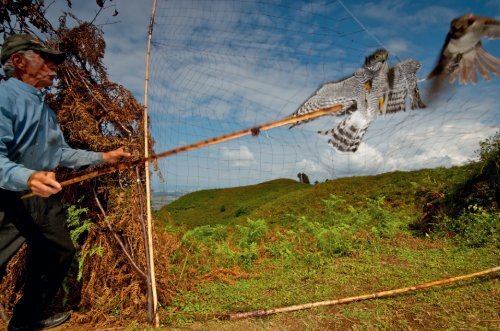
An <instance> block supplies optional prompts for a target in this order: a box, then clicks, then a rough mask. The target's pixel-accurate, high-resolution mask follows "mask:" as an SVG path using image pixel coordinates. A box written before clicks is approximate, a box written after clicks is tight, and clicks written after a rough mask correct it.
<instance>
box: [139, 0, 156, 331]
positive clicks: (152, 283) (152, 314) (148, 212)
mask: <svg viewBox="0 0 500 331" xmlns="http://www.w3.org/2000/svg"><path fill="white" fill-rule="evenodd" d="M155 10H156V0H154V1H153V8H152V9H151V19H150V21H149V29H148V47H147V51H146V70H145V71H146V73H145V78H144V118H143V122H144V157H145V158H147V157H149V120H148V85H149V56H150V53H151V35H152V34H153V25H154V17H155ZM144 168H145V171H144V173H145V176H146V187H145V190H146V215H147V228H148V229H147V231H148V243H147V247H148V250H149V254H147V255H149V261H148V269H149V270H148V273H149V279H150V282H149V286H150V291H148V292H150V293H151V295H152V301H153V305H152V312H151V311H150V312H149V313H150V314H148V316H150V320H149V323H151V324H154V326H155V327H159V326H160V319H159V316H158V295H157V293H156V279H155V267H154V254H153V224H152V223H153V222H152V215H151V184H150V178H149V177H150V174H149V162H147V161H146V162H145V164H144ZM150 299H151V298H150ZM149 309H150V308H149Z"/></svg>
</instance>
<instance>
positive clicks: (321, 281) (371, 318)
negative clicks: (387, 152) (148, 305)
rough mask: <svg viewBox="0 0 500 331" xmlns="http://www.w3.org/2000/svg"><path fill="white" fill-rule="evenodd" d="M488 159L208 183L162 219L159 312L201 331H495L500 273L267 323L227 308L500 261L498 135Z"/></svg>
mask: <svg viewBox="0 0 500 331" xmlns="http://www.w3.org/2000/svg"><path fill="white" fill-rule="evenodd" d="M492 141H493V144H487V146H486V145H485V146H486V148H485V147H484V146H482V147H483V149H482V153H481V161H480V162H477V163H472V164H469V165H466V166H462V167H454V168H450V169H446V168H438V169H425V170H419V171H409V172H399V171H398V172H392V173H386V174H381V175H377V176H364V177H351V178H341V179H335V180H329V181H327V182H324V183H318V184H316V185H306V184H302V183H298V182H296V181H293V180H289V179H280V180H274V181H270V182H266V183H261V184H257V185H252V186H246V187H238V188H230V189H218V190H204V191H199V192H194V193H191V194H188V195H186V196H183V197H182V198H180V199H178V200H177V201H174V202H173V203H171V204H169V205H167V206H165V207H164V208H162V209H161V210H160V211H159V212H158V213H157V220H158V223H159V226H161V227H162V228H163V229H164V231H168V232H169V233H170V234H172V235H173V236H174V237H176V238H177V243H176V244H175V245H176V247H177V248H176V249H174V251H173V253H172V254H171V255H170V259H171V264H170V270H169V272H170V273H171V274H172V275H173V278H172V280H171V282H172V284H171V286H172V288H174V289H176V294H175V295H174V297H173V299H172V302H170V303H169V304H168V305H167V307H165V309H164V310H162V312H161V313H160V315H161V319H162V323H163V325H164V326H166V327H168V328H176V327H180V328H182V329H185V328H192V329H197V330H276V329H283V330H303V329H309V330H316V329H330V330H344V329H355V330H365V329H369V330H389V329H390V330H442V329H450V330H455V329H477V330H490V329H496V327H497V326H498V311H500V305H499V303H498V300H497V298H498V296H499V295H500V291H499V287H498V273H494V274H491V275H489V276H486V277H480V278H475V279H472V280H468V281H463V282H460V283H454V284H450V285H445V286H441V287H436V288H432V289H427V290H424V291H419V292H415V293H410V294H405V295H401V296H395V297H390V298H385V299H378V300H369V301H363V302H358V303H352V304H349V305H342V306H334V307H326V308H317V309H312V310H307V311H300V312H295V313H286V314H281V315H275V316H271V317H268V318H264V319H249V320H243V321H221V320H218V319H216V318H215V316H220V315H221V314H230V313H235V312H247V311H252V310H259V309H269V308H277V307H283V306H289V305H297V304H304V303H311V302H317V301H325V300H333V299H339V298H344V297H350V296H356V295H362V294H369V293H373V292H379V291H384V290H391V289H397V288H401V287H408V286H414V285H418V284H423V283H428V282H432V281H436V280H439V279H444V278H449V277H454V276H460V275H464V274H469V273H474V272H477V271H481V270H485V269H491V268H494V267H496V266H498V264H499V261H500V256H499V254H498V251H499V250H498V248H499V243H500V212H499V210H498V206H499V201H498V200H499V199H498V197H499V184H498V179H499V170H498V169H499V166H500V160H499V157H498V155H499V150H500V148H499V147H500V144H499V143H498V139H495V140H492Z"/></svg>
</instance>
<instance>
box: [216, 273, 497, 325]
mask: <svg viewBox="0 0 500 331" xmlns="http://www.w3.org/2000/svg"><path fill="white" fill-rule="evenodd" d="M497 271H500V267H495V268H492V269H487V270H483V271H479V272H476V273H473V274H468V275H463V276H458V277H453V278H448V279H442V280H438V281H435V282H431V283H425V284H420V285H416V286H410V287H404V288H400V289H396V290H390V291H382V292H377V293H371V294H365V295H360V296H355V297H349V298H343V299H337V300H329V301H320V302H313V303H306V304H302V305H295V306H288V307H281V308H273V309H263V310H254V311H249V312H246V313H232V314H227V315H224V316H223V317H222V318H223V319H229V320H237V319H243V318H249V317H263V316H268V315H272V314H277V313H285V312H290V311H297V310H304V309H310V308H315V307H323V306H334V305H339V304H343V303H349V302H355V301H362V300H367V299H375V298H383V297H388V296H393V295H397V294H401V293H405V292H410V291H416V290H421V289H424V288H428V287H433V286H439V285H444V284H449V283H454V282H457V281H459V280H464V279H468V278H473V277H479V276H484V275H487V274H491V273H494V272H497Z"/></svg>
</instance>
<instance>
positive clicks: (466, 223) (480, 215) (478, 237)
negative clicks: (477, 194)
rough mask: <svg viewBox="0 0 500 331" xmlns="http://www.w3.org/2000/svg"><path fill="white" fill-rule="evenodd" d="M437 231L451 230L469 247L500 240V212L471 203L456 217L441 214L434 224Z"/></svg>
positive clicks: (496, 242)
mask: <svg viewBox="0 0 500 331" xmlns="http://www.w3.org/2000/svg"><path fill="white" fill-rule="evenodd" d="M436 230H437V231H438V232H439V233H445V232H450V231H451V232H452V233H454V234H455V235H457V236H458V239H459V240H460V242H461V243H462V244H463V245H465V246H469V247H481V246H484V245H486V244H488V243H491V244H495V245H496V244H498V243H499V242H500V213H498V212H494V211H487V210H485V209H484V208H483V207H481V206H477V205H472V206H469V207H468V208H467V209H466V210H464V211H463V212H462V213H461V214H460V216H458V217H449V216H446V215H445V216H443V217H442V218H440V219H439V222H438V223H437V224H436Z"/></svg>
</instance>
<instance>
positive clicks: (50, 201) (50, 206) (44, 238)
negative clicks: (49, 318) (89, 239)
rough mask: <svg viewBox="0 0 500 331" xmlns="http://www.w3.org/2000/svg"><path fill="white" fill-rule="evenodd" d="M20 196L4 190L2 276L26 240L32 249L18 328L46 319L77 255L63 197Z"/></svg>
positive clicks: (0, 205) (0, 197) (0, 198)
mask: <svg viewBox="0 0 500 331" xmlns="http://www.w3.org/2000/svg"><path fill="white" fill-rule="evenodd" d="M20 196H21V195H20V194H19V193H18V192H11V191H6V190H2V189H0V276H1V274H2V273H3V272H4V270H5V268H6V266H7V263H8V261H9V260H10V258H11V257H12V256H13V255H14V254H15V253H16V251H17V250H18V249H19V247H20V246H21V244H22V243H23V242H24V241H26V243H27V245H28V247H29V248H30V250H31V253H30V254H29V257H28V264H27V274H26V283H25V285H24V291H23V296H22V297H21V299H19V301H18V302H17V304H16V306H15V307H14V312H13V315H12V320H11V323H15V324H17V325H23V324H29V323H32V322H35V321H38V320H40V319H41V318H43V314H44V310H45V309H46V308H47V307H48V305H50V303H51V302H52V300H53V298H54V296H55V295H56V292H57V290H58V289H59V287H60V286H61V283H62V281H63V279H64V277H65V275H66V273H67V271H68V269H69V266H70V264H71V261H72V259H73V256H74V254H75V248H74V246H73V243H72V242H71V239H70V236H69V232H68V230H67V229H66V215H65V213H64V209H63V207H62V204H61V202H60V201H59V198H58V197H57V196H51V197H49V198H47V199H44V198H39V197H32V198H28V199H23V200H21V199H20ZM0 279H1V277H0Z"/></svg>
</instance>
